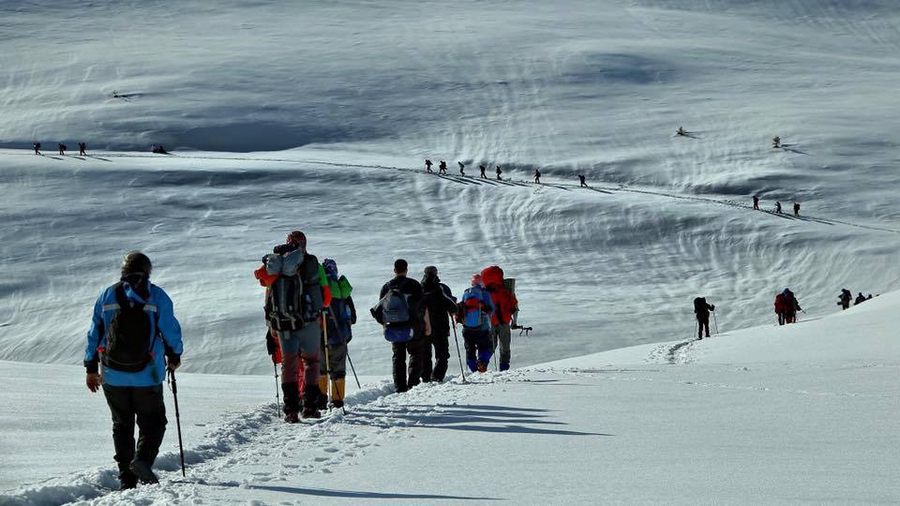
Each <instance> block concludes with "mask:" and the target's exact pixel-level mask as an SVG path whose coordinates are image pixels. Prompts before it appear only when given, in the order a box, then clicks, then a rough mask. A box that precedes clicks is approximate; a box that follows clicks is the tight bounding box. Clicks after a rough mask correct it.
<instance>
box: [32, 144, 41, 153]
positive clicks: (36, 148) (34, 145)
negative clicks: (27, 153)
mask: <svg viewBox="0 0 900 506" xmlns="http://www.w3.org/2000/svg"><path fill="white" fill-rule="evenodd" d="M31 147H33V148H34V154H36V155H40V154H41V143H40V142H34V143H32V144H31Z"/></svg>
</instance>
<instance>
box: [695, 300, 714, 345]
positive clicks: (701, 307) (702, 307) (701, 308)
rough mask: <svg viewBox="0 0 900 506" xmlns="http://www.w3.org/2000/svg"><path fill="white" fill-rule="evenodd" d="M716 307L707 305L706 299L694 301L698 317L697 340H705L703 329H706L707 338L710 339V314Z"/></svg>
mask: <svg viewBox="0 0 900 506" xmlns="http://www.w3.org/2000/svg"><path fill="white" fill-rule="evenodd" d="M715 310H716V306H715V305H713V304H707V303H706V297H697V298H696V299H694V315H695V316H696V317H697V339H703V329H704V328H705V329H706V337H709V312H710V311H715Z"/></svg>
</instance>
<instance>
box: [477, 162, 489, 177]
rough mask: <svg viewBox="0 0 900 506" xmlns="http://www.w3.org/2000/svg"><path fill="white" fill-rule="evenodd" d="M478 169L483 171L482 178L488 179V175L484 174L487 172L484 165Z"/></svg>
mask: <svg viewBox="0 0 900 506" xmlns="http://www.w3.org/2000/svg"><path fill="white" fill-rule="evenodd" d="M478 168H479V169H481V177H482V179H487V175H485V173H484V171H485V167H484V165H479V166H478Z"/></svg>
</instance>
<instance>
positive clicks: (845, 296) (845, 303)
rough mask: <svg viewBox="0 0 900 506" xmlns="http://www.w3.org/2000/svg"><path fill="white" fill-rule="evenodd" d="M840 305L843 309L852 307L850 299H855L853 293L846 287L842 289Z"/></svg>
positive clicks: (839, 298)
mask: <svg viewBox="0 0 900 506" xmlns="http://www.w3.org/2000/svg"><path fill="white" fill-rule="evenodd" d="M838 300H839V301H838V305H839V306H841V309H842V310H843V309H847V308H848V307H850V301H851V300H853V294H852V293H850V290H847V289H846V288H842V289H841V294H840V295H839V296H838Z"/></svg>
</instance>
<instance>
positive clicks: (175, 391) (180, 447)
mask: <svg viewBox="0 0 900 506" xmlns="http://www.w3.org/2000/svg"><path fill="white" fill-rule="evenodd" d="M169 379H170V380H171V383H170V385H169V386H171V387H172V399H173V400H174V401H175V424H176V425H177V427H178V451H179V452H180V453H181V476H183V477H186V476H187V474H186V472H185V470H184V444H183V443H182V441H181V413H180V412H179V411H178V384H177V383H176V382H175V371H173V370H172V369H169Z"/></svg>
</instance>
